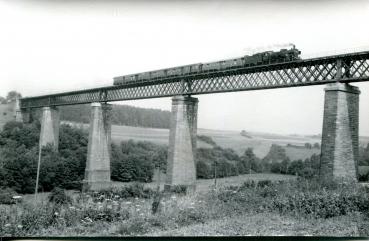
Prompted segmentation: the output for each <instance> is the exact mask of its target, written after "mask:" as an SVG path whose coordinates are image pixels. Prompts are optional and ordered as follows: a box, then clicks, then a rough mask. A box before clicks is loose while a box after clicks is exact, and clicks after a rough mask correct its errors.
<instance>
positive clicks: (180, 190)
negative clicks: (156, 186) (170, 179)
mask: <svg viewBox="0 0 369 241" xmlns="http://www.w3.org/2000/svg"><path fill="white" fill-rule="evenodd" d="M166 192H169V193H175V194H186V193H187V186H186V185H172V186H170V187H169V188H167V189H166Z"/></svg>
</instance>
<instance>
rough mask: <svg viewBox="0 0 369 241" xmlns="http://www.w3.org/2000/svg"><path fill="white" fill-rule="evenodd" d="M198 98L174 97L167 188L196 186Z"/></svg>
mask: <svg viewBox="0 0 369 241" xmlns="http://www.w3.org/2000/svg"><path fill="white" fill-rule="evenodd" d="M197 105H198V99H197V98H192V97H189V96H176V97H173V99H172V114H171V120H170V132H169V150H168V161H167V173H166V182H165V189H166V190H168V189H170V188H171V186H175V185H185V186H187V187H188V189H189V190H192V191H193V190H195V187H196V165H195V158H194V157H195V152H196V136H197Z"/></svg>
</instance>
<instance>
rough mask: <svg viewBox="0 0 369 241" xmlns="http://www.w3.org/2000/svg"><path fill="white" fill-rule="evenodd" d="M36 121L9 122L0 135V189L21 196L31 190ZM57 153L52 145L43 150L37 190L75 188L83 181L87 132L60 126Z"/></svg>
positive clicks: (33, 178) (38, 129) (37, 134)
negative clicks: (38, 188) (12, 190)
mask: <svg viewBox="0 0 369 241" xmlns="http://www.w3.org/2000/svg"><path fill="white" fill-rule="evenodd" d="M39 135H40V124H39V122H37V121H36V122H33V123H31V124H22V123H19V122H8V123H7V124H6V125H5V126H4V128H3V131H2V132H1V133H0V153H1V158H0V160H1V165H0V186H2V187H10V188H13V189H14V190H15V191H17V192H20V193H31V192H33V191H34V187H35V179H36V172H37V161H38V152H39V150H38V149H39V147H38V141H39ZM59 143H60V144H59V152H56V151H54V148H53V147H52V146H50V145H49V146H46V147H44V148H43V150H42V163H41V169H40V181H39V186H40V190H43V191H49V190H51V189H53V188H54V187H55V186H60V187H63V188H78V187H79V186H80V183H81V180H82V179H83V174H84V169H85V160H86V154H87V137H86V133H84V132H83V131H81V130H78V129H72V128H71V127H69V126H67V125H62V126H61V127H60V140H59Z"/></svg>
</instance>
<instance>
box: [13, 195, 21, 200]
mask: <svg viewBox="0 0 369 241" xmlns="http://www.w3.org/2000/svg"><path fill="white" fill-rule="evenodd" d="M21 198H22V196H19V195H17V196H13V199H21Z"/></svg>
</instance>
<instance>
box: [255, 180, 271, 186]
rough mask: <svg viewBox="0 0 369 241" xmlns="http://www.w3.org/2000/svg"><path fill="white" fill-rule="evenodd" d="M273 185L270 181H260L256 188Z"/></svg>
mask: <svg viewBox="0 0 369 241" xmlns="http://www.w3.org/2000/svg"><path fill="white" fill-rule="evenodd" d="M272 184H273V183H272V181H271V180H260V181H259V182H258V184H257V186H258V187H268V186H271V185H272Z"/></svg>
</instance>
